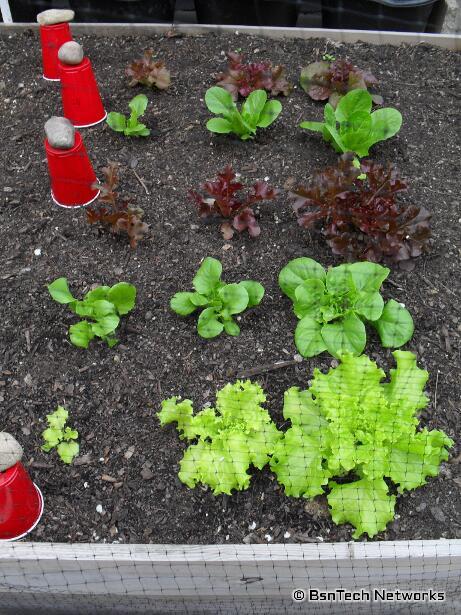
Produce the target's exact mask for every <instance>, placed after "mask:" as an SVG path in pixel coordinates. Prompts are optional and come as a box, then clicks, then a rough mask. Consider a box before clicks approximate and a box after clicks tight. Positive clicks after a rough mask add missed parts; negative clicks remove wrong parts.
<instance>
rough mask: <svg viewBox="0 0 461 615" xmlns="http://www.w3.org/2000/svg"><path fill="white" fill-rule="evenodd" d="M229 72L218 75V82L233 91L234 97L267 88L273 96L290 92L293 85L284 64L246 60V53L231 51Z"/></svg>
mask: <svg viewBox="0 0 461 615" xmlns="http://www.w3.org/2000/svg"><path fill="white" fill-rule="evenodd" d="M226 55H227V60H228V68H227V72H225V73H220V74H219V75H217V76H216V78H217V83H218V85H219V86H220V87H222V88H224V89H225V90H227V91H228V92H230V93H231V96H232V99H233V100H237V99H238V97H239V94H240V96H243V97H244V98H246V97H247V96H248V95H249V94H250V93H251V92H254V91H255V90H266V92H268V93H269V94H271V96H278V95H279V94H283V95H284V96H288V94H289V93H290V92H291V90H292V89H293V86H292V85H291V84H290V83H288V81H287V79H286V77H285V67H284V66H272V62H245V58H244V55H243V54H241V53H233V52H232V51H229V52H228V53H227V54H226Z"/></svg>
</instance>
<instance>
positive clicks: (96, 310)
mask: <svg viewBox="0 0 461 615" xmlns="http://www.w3.org/2000/svg"><path fill="white" fill-rule="evenodd" d="M48 291H49V293H50V295H51V296H52V298H53V299H54V300H55V301H57V302H58V303H62V304H64V305H68V306H69V308H70V309H71V310H72V312H74V314H77V316H81V317H83V318H84V320H81V321H80V322H78V323H76V324H75V325H72V326H71V327H70V328H69V338H70V341H71V342H72V344H73V345H74V346H78V347H79V348H88V345H89V343H90V342H91V340H92V339H93V338H95V337H100V338H101V339H102V340H103V341H105V342H106V343H107V345H108V346H109V347H110V348H112V346H114V345H115V344H116V343H117V342H118V340H117V338H116V337H115V335H114V332H115V330H116V329H117V327H118V325H119V323H120V316H123V315H125V314H128V312H130V311H131V310H132V309H133V307H134V304H135V301H136V288H135V287H134V286H133V285H132V284H128V283H127V282H119V283H118V284H115V285H114V286H98V287H96V288H94V289H93V290H90V291H89V292H87V293H86V295H85V297H84V298H83V301H78V300H77V299H75V298H74V297H73V296H72V293H71V292H70V290H69V286H68V284H67V279H66V278H58V279H57V280H55V281H54V282H52V283H51V284H49V285H48ZM87 319H88V320H87Z"/></svg>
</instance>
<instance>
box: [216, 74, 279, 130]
mask: <svg viewBox="0 0 461 615" xmlns="http://www.w3.org/2000/svg"><path fill="white" fill-rule="evenodd" d="M205 103H206V106H207V107H208V109H209V110H210V111H211V112H212V113H214V114H215V115H221V116H222V117H216V118H213V119H211V120H208V122H207V125H206V126H207V128H208V130H210V131H211V132H217V133H221V134H227V133H231V132H233V133H234V134H235V135H237V136H238V137H240V139H242V141H246V140H247V139H252V138H253V137H254V135H255V134H256V129H257V128H267V127H268V126H270V125H271V124H272V122H274V121H275V120H276V119H277V117H278V115H279V114H280V112H281V111H282V104H281V103H280V101H278V100H270V101H268V100H267V93H266V92H265V91H264V90H255V91H254V92H251V94H250V95H249V96H248V98H247V99H246V101H245V102H244V103H243V105H242V111H241V112H240V111H239V110H238V108H237V105H236V104H235V102H234V101H233V100H232V95H231V94H230V92H228V91H227V90H225V89H224V88H220V87H216V86H215V87H213V88H210V89H209V90H207V92H206V94H205Z"/></svg>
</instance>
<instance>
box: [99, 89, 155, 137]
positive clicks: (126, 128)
mask: <svg viewBox="0 0 461 615" xmlns="http://www.w3.org/2000/svg"><path fill="white" fill-rule="evenodd" d="M147 102H148V100H147V96H146V95H145V94H138V95H137V96H135V97H134V98H133V99H131V100H130V102H129V103H128V106H129V107H130V110H131V113H130V117H128V118H127V117H125V116H124V115H123V114H122V113H116V112H115V111H111V112H110V113H108V114H107V120H106V121H107V123H108V125H109V126H110V127H111V128H112V130H115V132H123V134H124V135H125V136H126V137H147V136H149V135H150V130H149V128H147V127H146V125H145V124H141V122H138V118H139V117H140V116H141V115H144V113H145V111H146V109H147Z"/></svg>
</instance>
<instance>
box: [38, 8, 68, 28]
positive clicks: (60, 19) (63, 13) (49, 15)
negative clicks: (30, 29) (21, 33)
mask: <svg viewBox="0 0 461 615" xmlns="http://www.w3.org/2000/svg"><path fill="white" fill-rule="evenodd" d="M74 17H75V13H74V11H71V10H70V9H48V10H47V11H42V12H41V13H39V14H38V15H37V21H38V23H39V24H40V25H41V26H52V25H54V24H56V23H65V22H66V21H72V19H73V18H74Z"/></svg>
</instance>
